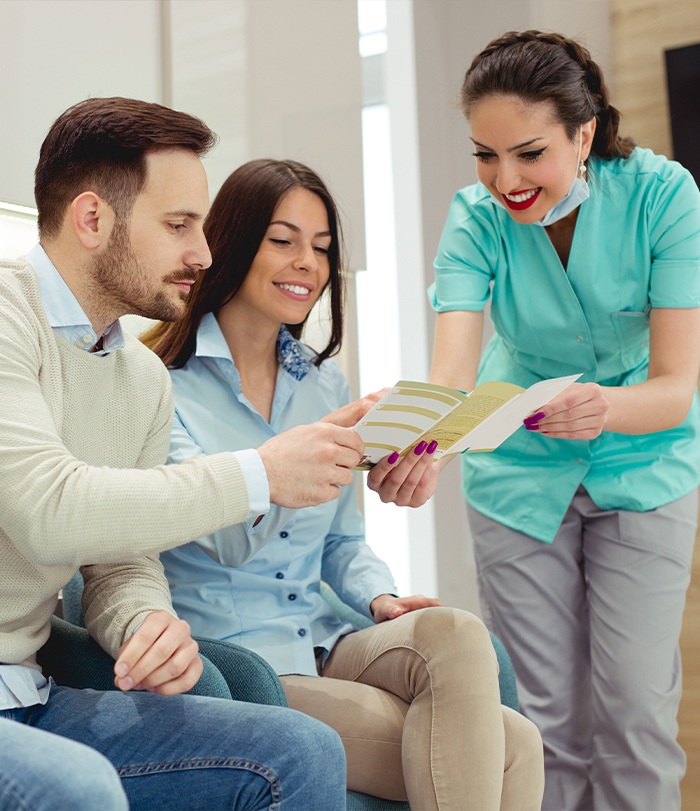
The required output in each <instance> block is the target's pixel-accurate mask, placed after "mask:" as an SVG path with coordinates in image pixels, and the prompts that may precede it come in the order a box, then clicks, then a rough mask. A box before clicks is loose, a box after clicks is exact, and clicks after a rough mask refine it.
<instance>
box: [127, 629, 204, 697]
mask: <svg viewBox="0 0 700 811" xmlns="http://www.w3.org/2000/svg"><path fill="white" fill-rule="evenodd" d="M195 660H197V661H199V662H200V663H201V659H200V657H199V646H198V645H197V643H196V642H195V641H194V639H192V638H191V637H190V639H189V640H188V641H187V642H186V643H183V644H182V645H180V647H179V648H177V649H176V650H175V651H173V653H172V654H171V655H170V656H169V657H168V658H167V659H165V660H164V661H163V662H162V663H158V664H155V661H156V660H154V662H153V663H154V664H155V666H154V667H153V668H152V669H151V670H149V672H148V674H147V675H146V676H145V677H143V678H141V679H140V680H139V681H137V682H136V685H138V686H139V687H140V688H142V689H144V690H151V691H153V692H159V690H160V689H161V688H164V687H167V689H168V691H172V692H173V693H175V692H179V690H178V687H177V685H178V684H179V683H181V680H182V679H183V678H185V679H186V678H187V676H186V674H191V673H193V670H192V668H193V667H195V668H196V667H197V662H196V661H195ZM200 672H201V671H200ZM185 689H186V690H189V687H187V688H185ZM169 694H170V692H169Z"/></svg>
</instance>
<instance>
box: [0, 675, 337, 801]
mask: <svg viewBox="0 0 700 811" xmlns="http://www.w3.org/2000/svg"><path fill="white" fill-rule="evenodd" d="M3 713H4V715H5V716H6V717H8V718H12V719H14V720H15V721H19V722H21V723H24V724H27V725H29V726H31V727H35V728H37V729H43V730H46V731H49V732H54V733H56V734H58V735H61V736H63V737H66V738H71V739H72V740H74V741H78V742H80V743H83V744H87V746H89V747H91V748H92V749H96V750H97V751H98V752H100V753H101V754H103V755H104V756H105V757H106V758H107V759H108V760H109V761H110V762H111V763H112V765H113V766H114V767H115V768H116V770H117V774H118V775H119V777H120V778H121V780H122V787H123V789H124V791H125V792H126V795H127V798H128V800H129V804H130V808H131V811H173V809H177V811H218V809H227V811H228V810H230V811H263V809H265V810H266V811H317V809H318V811H320V809H323V811H336V810H337V809H341V810H342V809H345V796H346V795H345V792H346V787H345V754H344V751H343V746H342V743H341V741H340V738H339V737H338V735H337V733H336V732H334V731H333V730H332V729H331V728H330V727H327V726H326V725H325V724H322V723H320V722H319V721H316V720H315V719H313V718H309V717H307V716H305V715H303V714H302V713H299V712H296V711H294V710H290V709H288V708H287V707H271V706H267V705H261V704H246V703H243V702H239V701H228V700H225V699H219V698H206V697H203V696H193V695H179V696H159V695H155V694H152V693H147V692H133V691H132V692H130V693H121V692H118V691H114V692H112V691H107V692H100V691H96V690H75V689H73V688H70V687H61V686H55V685H54V686H52V688H51V695H50V696H49V700H48V702H47V704H45V705H44V706H41V705H38V704H37V705H34V706H33V707H26V708H23V709H18V710H4V711H3ZM32 762H33V761H32ZM80 763H81V761H78V764H80ZM65 770H66V769H65V766H64V771H65ZM68 771H69V772H70V773H71V774H72V775H73V777H74V779H75V780H76V782H77V781H78V780H82V778H83V773H84V771H85V769H83V768H82V766H79V768H77V769H76V765H75V761H74V760H71V761H70V762H69V765H68ZM50 780H51V776H50V775H49V777H48V781H49V782H50ZM54 807H55V806H54ZM61 807H64V806H61ZM65 807H70V806H65ZM93 808H102V806H100V805H99V804H94V805H93Z"/></svg>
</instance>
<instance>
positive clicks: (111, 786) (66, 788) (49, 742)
mask: <svg viewBox="0 0 700 811" xmlns="http://www.w3.org/2000/svg"><path fill="white" fill-rule="evenodd" d="M71 763H79V764H80V770H81V773H80V779H79V780H76V774H75V771H74V770H73V769H70V768H66V766H67V765H68V764H71ZM56 808H70V809H71V811H94V809H95V808H99V809H100V811H128V809H129V803H128V802H127V799H126V795H125V794H124V790H123V789H122V786H121V783H120V782H119V776H118V775H117V772H116V771H115V769H114V767H113V766H112V764H111V763H110V762H109V761H108V760H107V759H106V758H104V757H102V755H100V754H98V753H97V752H95V750H94V749H89V748H88V747H87V746H83V745H82V744H79V743H75V742H74V741H69V740H67V739H66V738H60V737H59V736H58V735H52V734H51V733H50V732H42V731H41V730H38V729H32V728H31V727H27V726H25V725H24V724H16V723H14V722H12V721H7V720H5V719H4V718H0V811H55V809H56Z"/></svg>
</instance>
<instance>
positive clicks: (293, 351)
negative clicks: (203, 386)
mask: <svg viewBox="0 0 700 811" xmlns="http://www.w3.org/2000/svg"><path fill="white" fill-rule="evenodd" d="M195 355H196V356H197V357H205V358H224V359H226V360H230V361H231V362H232V363H233V359H232V357H231V352H230V351H229V348H228V344H227V343H226V339H225V338H224V334H223V333H222V332H221V327H220V326H219V322H218V321H217V320H216V317H215V315H214V313H207V314H206V315H205V316H204V318H202V323H201V324H200V325H199V330H198V331H197V347H196V349H195ZM277 360H278V361H279V364H280V366H281V367H282V368H283V369H284V371H285V372H287V374H289V375H291V376H292V377H293V378H294V379H295V380H303V379H304V377H306V375H307V374H308V371H309V369H310V368H311V365H310V363H309V361H308V360H307V359H306V358H305V357H304V355H303V353H302V350H301V347H300V346H299V342H298V341H297V340H296V339H295V338H293V337H292V334H291V333H290V332H289V330H288V329H287V327H285V326H284V324H283V325H282V326H281V327H280V331H279V335H278V336H277ZM234 365H235V364H234Z"/></svg>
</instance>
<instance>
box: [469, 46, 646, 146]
mask: <svg viewBox="0 0 700 811" xmlns="http://www.w3.org/2000/svg"><path fill="white" fill-rule="evenodd" d="M493 95H509V96H517V97H518V98H520V99H522V100H523V101H525V102H551V104H552V106H553V108H554V110H555V114H556V116H557V119H558V121H559V122H560V123H561V124H562V125H563V126H564V129H565V131H566V133H567V135H568V137H569V138H570V139H571V140H574V137H575V134H576V132H577V130H578V129H579V127H580V126H581V124H585V123H586V121H590V120H591V118H592V117H593V116H595V117H596V119H597V123H596V131H595V135H594V138H593V145H592V148H591V152H592V153H593V154H594V155H597V156H598V157H600V158H603V159H605V160H610V159H611V158H618V157H620V158H627V157H628V156H629V155H630V153H631V152H632V149H633V148H634V142H633V141H632V140H631V139H630V138H622V137H621V136H620V135H619V132H618V126H619V123H620V113H619V111H618V110H617V109H616V108H615V107H613V106H612V104H610V99H609V92H608V88H607V85H606V84H605V79H604V77H603V72H602V70H601V69H600V67H599V66H598V65H597V64H596V63H595V62H594V61H593V59H591V55H590V53H589V51H588V50H587V49H586V48H585V47H584V46H583V45H581V44H580V43H578V42H576V41H575V40H572V39H568V38H567V37H565V36H563V35H562V34H553V33H544V32H542V31H520V32H518V31H509V32H508V33H507V34H503V36H500V37H497V38H496V39H494V40H492V41H491V42H490V43H489V44H488V45H487V46H486V47H485V48H484V50H483V51H481V53H480V54H478V55H477V56H476V57H475V58H474V60H473V62H472V64H471V66H470V67H469V70H468V71H467V74H466V76H465V77H464V83H463V84H462V92H461V99H460V101H461V107H462V111H463V112H464V114H465V115H466V117H467V118H469V113H470V111H471V110H472V108H473V107H474V106H475V105H476V104H477V103H478V102H479V101H481V100H482V99H484V98H486V97H488V96H493Z"/></svg>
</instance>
